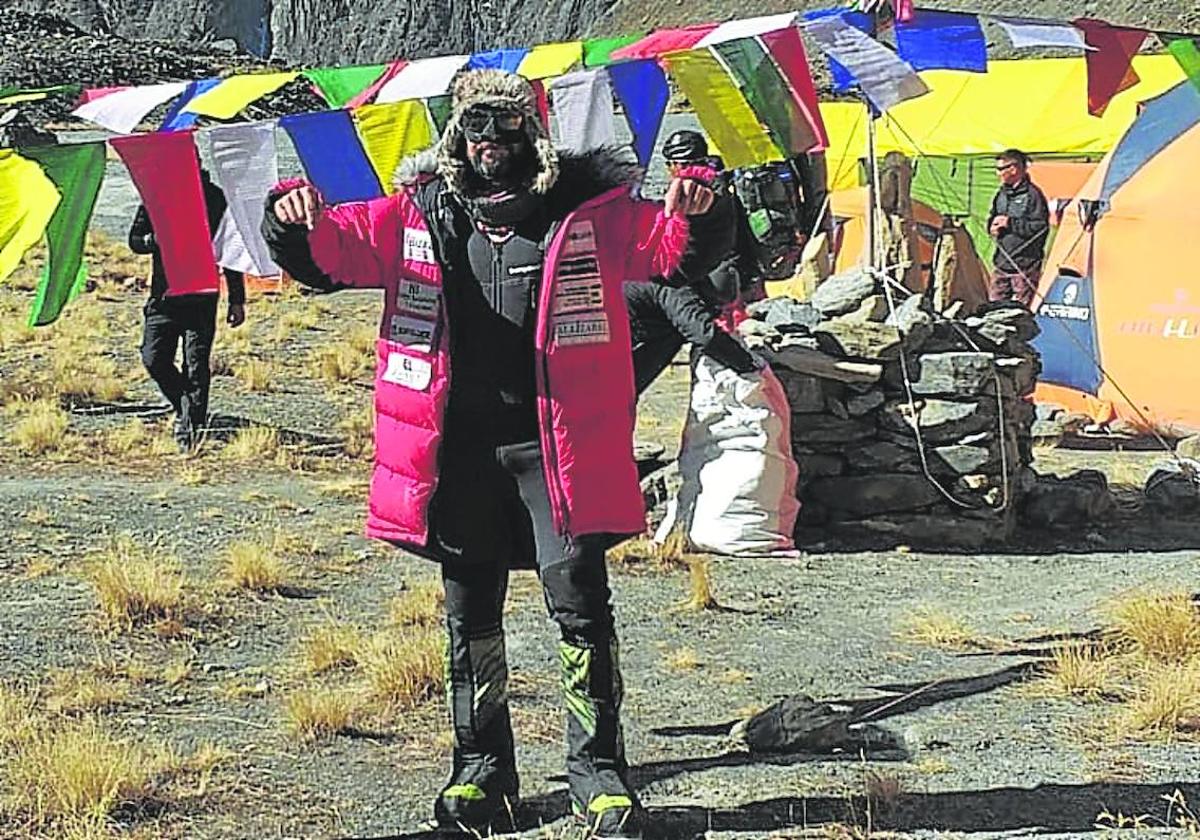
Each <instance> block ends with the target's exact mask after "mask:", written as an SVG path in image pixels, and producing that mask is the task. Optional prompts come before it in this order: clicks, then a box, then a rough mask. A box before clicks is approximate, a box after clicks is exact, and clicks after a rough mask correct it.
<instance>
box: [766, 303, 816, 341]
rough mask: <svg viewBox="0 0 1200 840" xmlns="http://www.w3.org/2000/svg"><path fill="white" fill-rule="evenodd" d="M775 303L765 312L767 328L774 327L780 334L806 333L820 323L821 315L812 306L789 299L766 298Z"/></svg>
mask: <svg viewBox="0 0 1200 840" xmlns="http://www.w3.org/2000/svg"><path fill="white" fill-rule="evenodd" d="M767 300H770V301H775V302H776V303H775V305H774V306H773V307H771V308H770V309H768V310H767V312H766V318H765V320H766V322H767V326H769V327H774V328H775V329H777V330H779V331H780V332H781V333H790V332H799V333H807V332H808V331H810V330H811V329H812V328H813V327H815V326H816V325H817V324H819V323H821V313H820V312H818V311H817V310H816V309H815V308H814V307H813V306H812V304H809V303H801V302H800V301H798V300H795V299H794V298H790V297H777V298H767Z"/></svg>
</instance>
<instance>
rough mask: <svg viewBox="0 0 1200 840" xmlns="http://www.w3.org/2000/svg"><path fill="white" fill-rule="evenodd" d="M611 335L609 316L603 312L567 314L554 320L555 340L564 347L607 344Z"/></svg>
mask: <svg viewBox="0 0 1200 840" xmlns="http://www.w3.org/2000/svg"><path fill="white" fill-rule="evenodd" d="M611 337H612V336H611V334H610V332H609V329H608V316H607V315H605V314H604V313H603V312H596V313H591V312H589V313H584V314H579V315H566V316H564V317H562V318H556V319H555V321H554V341H555V343H557V344H558V345H560V346H562V347H569V346H571V345H574V344H607V343H608V341H609V339H610V338H611Z"/></svg>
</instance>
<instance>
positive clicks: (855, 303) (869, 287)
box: [809, 269, 875, 316]
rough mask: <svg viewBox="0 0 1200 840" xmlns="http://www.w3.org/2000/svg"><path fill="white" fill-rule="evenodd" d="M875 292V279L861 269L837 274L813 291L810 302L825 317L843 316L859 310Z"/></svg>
mask: <svg viewBox="0 0 1200 840" xmlns="http://www.w3.org/2000/svg"><path fill="white" fill-rule="evenodd" d="M874 292H875V279H874V278H873V277H871V276H869V275H868V274H866V273H865V272H864V271H862V270H861V269H852V270H850V271H847V272H845V273H843V274H835V275H833V276H832V277H830V278H828V279H827V280H825V282H823V283H822V284H821V285H819V286H817V288H816V289H815V290H814V291H813V294H812V299H811V300H810V301H809V302H810V303H811V304H812V305H813V306H814V307H815V308H816V309H817V311H818V312H820V313H821V314H822V315H825V316H831V315H842V314H845V313H847V312H853V311H854V310H856V309H858V307H859V306H860V305H861V304H862V302H863V301H864V300H865V299H866V298H867V296H868V295H871V294H874Z"/></svg>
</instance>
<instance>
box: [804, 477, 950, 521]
mask: <svg viewBox="0 0 1200 840" xmlns="http://www.w3.org/2000/svg"><path fill="white" fill-rule="evenodd" d="M804 495H805V497H806V498H813V499H818V500H820V502H821V503H822V504H823V505H825V506H826V507H828V508H829V509H830V510H831V511H832V512H833V514H834V516H835V517H836V516H838V515H847V514H848V515H850V516H853V517H864V516H875V515H876V514H880V513H893V512H900V511H916V510H920V509H921V508H925V507H928V506H929V505H931V504H933V503H934V502H936V501H937V500H938V499H940V498H942V496H941V494H940V493H938V491H937V488H935V487H934V486H933V485H932V484H930V483H929V481H928V480H927V479H926V478H925V477H924V476H922V475H914V474H913V473H878V474H876V475H857V476H835V477H832V478H820V479H817V480H816V481H814V482H812V483H811V484H809V485H808V487H807V488H806V490H805V494H804Z"/></svg>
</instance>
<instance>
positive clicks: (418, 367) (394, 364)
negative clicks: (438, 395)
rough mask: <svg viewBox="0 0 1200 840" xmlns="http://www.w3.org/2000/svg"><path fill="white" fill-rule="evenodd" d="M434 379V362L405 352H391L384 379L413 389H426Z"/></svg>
mask: <svg viewBox="0 0 1200 840" xmlns="http://www.w3.org/2000/svg"><path fill="white" fill-rule="evenodd" d="M432 379H433V363H432V362H429V361H426V360H425V359H418V358H416V357H414V356H406V355H404V354H403V353H389V354H388V358H387V368H386V369H385V370H384V372H383V381H384V382H391V383H392V384H393V385H399V386H401V387H402V388H410V389H412V390H413V391H424V390H425V389H426V388H428V387H429V383H430V381H432Z"/></svg>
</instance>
